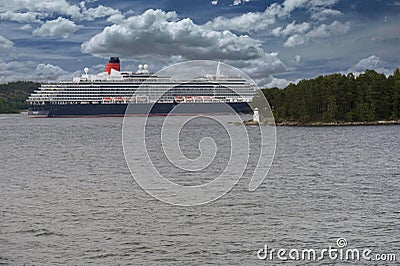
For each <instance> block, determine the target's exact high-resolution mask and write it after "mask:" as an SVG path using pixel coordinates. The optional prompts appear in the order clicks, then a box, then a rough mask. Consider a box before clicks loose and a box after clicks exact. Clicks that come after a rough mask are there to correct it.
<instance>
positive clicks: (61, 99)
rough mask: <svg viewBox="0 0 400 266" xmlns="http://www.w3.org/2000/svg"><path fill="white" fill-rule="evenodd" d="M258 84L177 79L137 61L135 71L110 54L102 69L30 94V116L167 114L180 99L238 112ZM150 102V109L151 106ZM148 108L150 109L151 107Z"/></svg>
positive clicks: (203, 108) (202, 109) (203, 109)
mask: <svg viewBox="0 0 400 266" xmlns="http://www.w3.org/2000/svg"><path fill="white" fill-rule="evenodd" d="M254 94H255V87H254V85H253V84H251V83H249V82H248V81H247V80H245V79H243V78H240V77H227V76H224V75H222V74H221V71H220V68H219V64H218V67H217V71H216V74H215V75H206V76H204V77H199V78H196V79H188V80H177V79H172V78H171V77H169V76H157V75H154V74H153V73H150V72H149V68H148V65H139V66H138V70H137V71H136V72H126V71H120V61H119V58H116V57H112V58H110V61H109V63H108V64H107V65H106V68H105V70H104V72H102V73H100V74H97V75H91V74H89V69H88V68H85V69H84V74H83V75H82V76H81V77H75V78H73V79H72V80H71V81H61V82H58V83H51V84H50V83H49V84H42V85H41V87H40V88H39V89H38V90H36V91H35V92H34V93H32V95H31V96H30V97H29V98H28V100H27V101H28V103H29V112H28V115H29V116H36V117H66V116H123V115H125V112H126V109H127V106H128V105H129V104H130V105H132V106H131V107H130V108H129V112H130V114H137V115H146V114H151V115H157V114H160V115H166V114H168V113H169V112H170V111H171V110H172V109H173V108H174V107H175V106H176V105H177V104H182V105H185V108H180V109H182V111H184V112H186V111H187V112H189V113H210V112H216V113H218V112H223V110H226V108H223V109H221V108H219V107H218V106H222V103H226V104H225V105H229V106H231V107H232V108H233V109H234V110H235V111H237V112H243V113H246V112H250V107H249V103H250V102H251V101H252V98H253V96H254ZM150 106H151V109H149V108H150ZM148 112H150V113H148Z"/></svg>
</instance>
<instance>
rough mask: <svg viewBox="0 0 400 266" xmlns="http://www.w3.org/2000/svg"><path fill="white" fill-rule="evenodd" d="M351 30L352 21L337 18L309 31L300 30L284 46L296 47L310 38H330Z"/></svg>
mask: <svg viewBox="0 0 400 266" xmlns="http://www.w3.org/2000/svg"><path fill="white" fill-rule="evenodd" d="M349 30H350V23H349V22H347V23H342V22H339V21H337V20H335V21H333V22H332V23H331V24H321V25H319V26H317V27H315V28H313V29H311V30H309V31H308V32H306V33H304V34H302V33H300V32H298V33H295V34H293V35H292V36H290V37H289V38H288V39H287V40H286V42H285V43H284V45H283V46H285V47H296V46H298V45H302V44H304V43H306V42H308V41H310V40H314V39H321V38H328V37H332V36H340V35H344V34H346V33H347V32H348V31H349Z"/></svg>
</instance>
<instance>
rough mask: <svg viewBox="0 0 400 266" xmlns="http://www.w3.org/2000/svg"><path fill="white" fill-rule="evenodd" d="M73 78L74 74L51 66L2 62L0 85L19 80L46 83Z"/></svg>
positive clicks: (29, 62) (30, 62)
mask: <svg viewBox="0 0 400 266" xmlns="http://www.w3.org/2000/svg"><path fill="white" fill-rule="evenodd" d="M71 78H72V73H68V72H67V71H65V70H63V69H62V68H60V67H58V66H54V65H51V64H37V63H34V62H32V61H27V62H21V61H12V62H8V63H4V62H0V83H5V82H11V81H18V80H26V81H28V80H29V81H30V80H32V81H44V82H46V81H57V80H65V79H71Z"/></svg>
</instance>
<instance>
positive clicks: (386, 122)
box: [275, 120, 400, 127]
mask: <svg viewBox="0 0 400 266" xmlns="http://www.w3.org/2000/svg"><path fill="white" fill-rule="evenodd" d="M275 125H276V126H283V127H330V126H339V127H344V126H385V125H400V120H382V121H371V122H307V123H302V122H294V121H284V122H276V123H275Z"/></svg>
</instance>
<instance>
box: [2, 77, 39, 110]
mask: <svg viewBox="0 0 400 266" xmlns="http://www.w3.org/2000/svg"><path fill="white" fill-rule="evenodd" d="M39 86H40V84H39V83H34V82H25V81H17V82H10V83H7V84H0V113H19V112H21V111H23V110H26V109H28V105H27V102H26V99H27V98H28V96H29V95H30V94H31V93H32V92H33V91H34V90H36V89H37V88H39Z"/></svg>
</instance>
